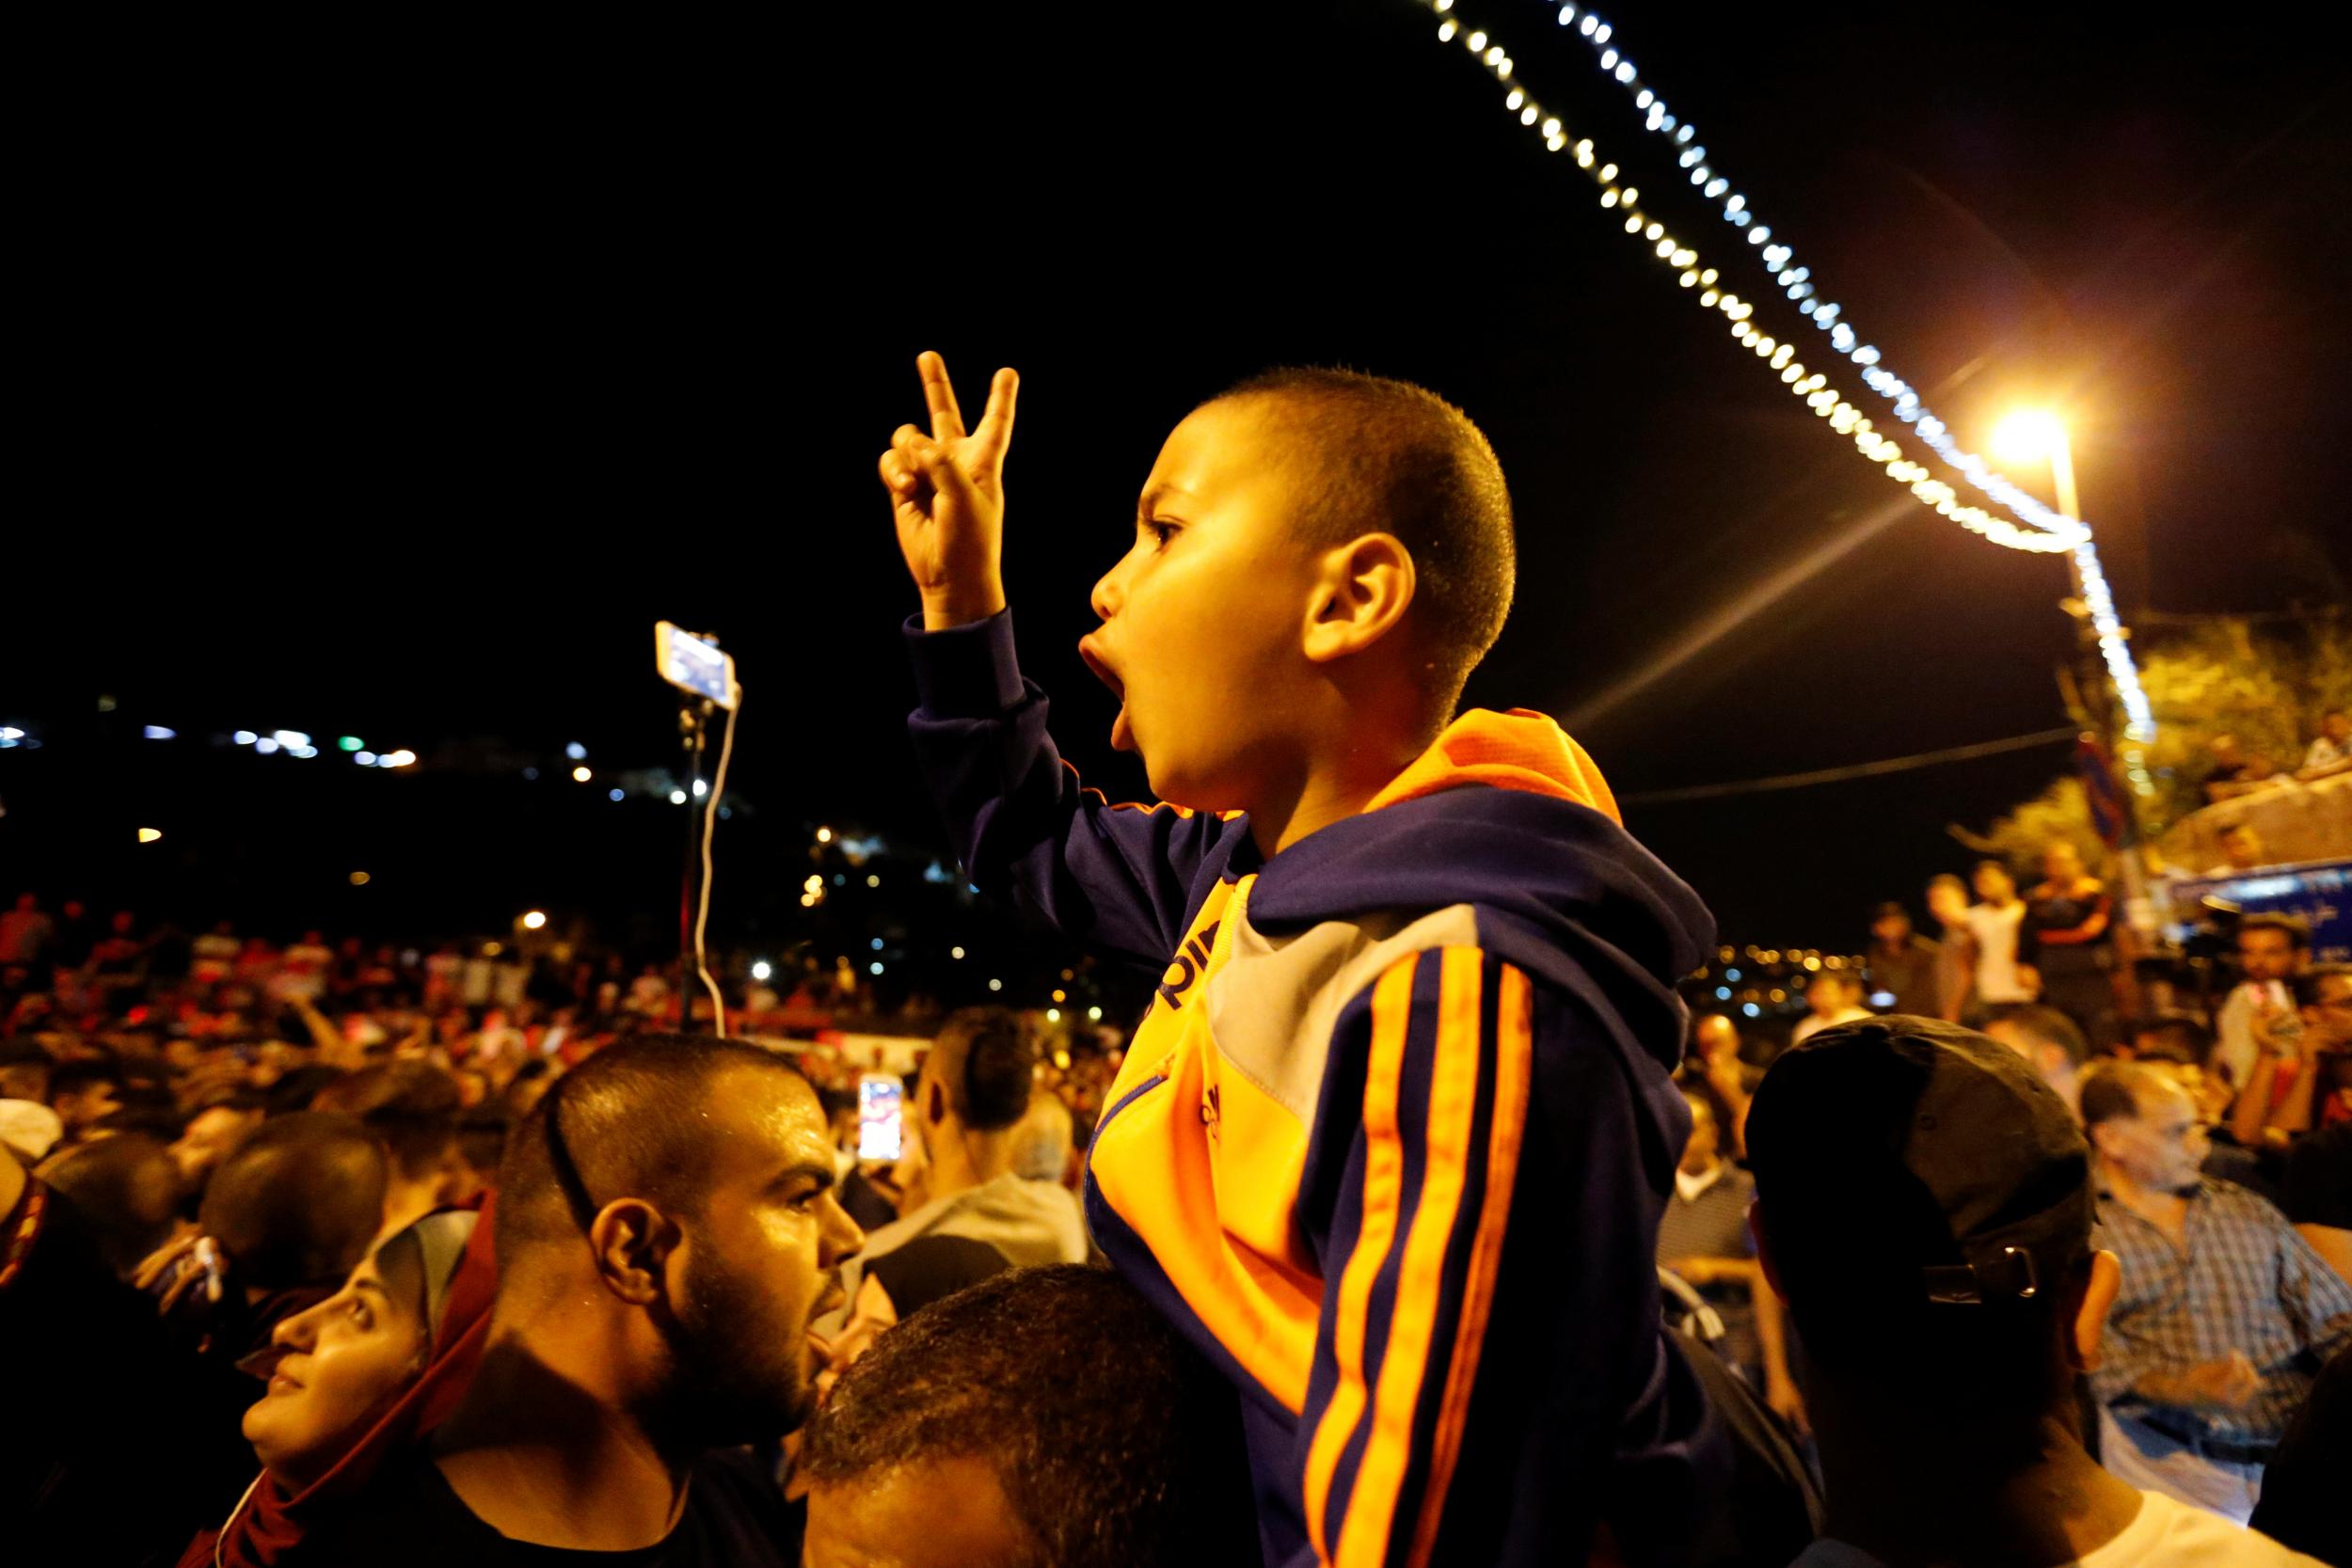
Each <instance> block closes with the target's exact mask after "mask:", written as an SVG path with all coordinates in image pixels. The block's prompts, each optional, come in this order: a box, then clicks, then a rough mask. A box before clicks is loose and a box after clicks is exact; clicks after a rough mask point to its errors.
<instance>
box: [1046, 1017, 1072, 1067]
mask: <svg viewBox="0 0 2352 1568" xmlns="http://www.w3.org/2000/svg"><path fill="white" fill-rule="evenodd" d="M1045 1022H1048V1023H1059V1022H1061V1009H1060V1008H1059V1007H1048V1008H1046V1009H1045ZM1064 1054H1065V1060H1066V1059H1067V1053H1064Z"/></svg>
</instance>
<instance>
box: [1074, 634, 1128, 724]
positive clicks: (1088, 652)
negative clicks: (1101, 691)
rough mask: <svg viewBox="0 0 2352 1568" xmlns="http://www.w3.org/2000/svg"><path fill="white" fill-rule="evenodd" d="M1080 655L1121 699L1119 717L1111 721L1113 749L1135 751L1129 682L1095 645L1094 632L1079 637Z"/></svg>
mask: <svg viewBox="0 0 2352 1568" xmlns="http://www.w3.org/2000/svg"><path fill="white" fill-rule="evenodd" d="M1078 657H1080V658H1083V659H1085V660H1086V661H1087V668H1088V669H1089V670H1091V671H1093V672H1094V678H1095V679H1096V680H1098V681H1101V682H1102V683H1103V684H1104V686H1107V687H1109V688H1110V689H1111V694H1112V695H1113V696H1115V697H1117V698H1118V699H1119V717H1118V718H1116V719H1114V720H1112V721H1111V750H1112V751H1114V752H1132V751H1134V750H1135V749H1136V737H1135V731H1134V729H1133V728H1132V727H1131V726H1130V725H1129V724H1128V722H1127V683H1126V682H1125V681H1122V680H1120V678H1119V672H1118V671H1116V670H1114V669H1112V668H1111V661H1110V660H1109V659H1107V658H1105V657H1103V652H1102V650H1101V649H1100V648H1098V647H1096V646H1095V645H1094V636H1093V634H1092V633H1089V634H1088V635H1086V636H1085V637H1081V638H1080V639H1078Z"/></svg>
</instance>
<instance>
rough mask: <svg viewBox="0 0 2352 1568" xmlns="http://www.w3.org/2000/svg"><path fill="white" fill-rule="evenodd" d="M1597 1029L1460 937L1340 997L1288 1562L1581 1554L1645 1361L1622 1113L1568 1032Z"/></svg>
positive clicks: (1602, 1074) (1377, 1563)
mask: <svg viewBox="0 0 2352 1568" xmlns="http://www.w3.org/2000/svg"><path fill="white" fill-rule="evenodd" d="M1589 1027H1590V1025H1589V1024H1587V1023H1585V1022H1583V1021H1582V1020H1581V1014H1579V1013H1577V1012H1576V1011H1575V1010H1574V1008H1573V1007H1572V1006H1569V1005H1568V1004H1567V1003H1566V1002H1565V999H1564V998H1562V997H1561V996H1559V995H1558V994H1557V993H1555V992H1552V991H1550V990H1548V989H1547V988H1543V987H1538V986H1536V985H1534V984H1533V983H1531V981H1530V980H1529V978H1528V976H1527V975H1526V974H1524V973H1522V972H1521V971H1520V970H1518V969H1517V968H1515V967H1514V966H1512V965H1511V964H1510V963H1508V962H1505V961H1504V960H1502V958H1498V957H1497V956H1495V955H1493V954H1491V953H1487V952H1484V951H1481V950H1479V949H1477V948H1472V947H1452V948H1439V949H1431V950H1427V951H1424V952H1422V953H1419V954H1416V955H1413V956H1410V957H1408V958H1403V959H1401V960H1399V961H1398V962H1397V963H1395V964H1394V965H1393V966H1391V968H1389V969H1388V970H1387V971H1385V972H1384V973H1383V974H1380V975H1379V976H1378V978H1377V979H1375V981H1374V982H1373V984H1372V985H1371V986H1370V987H1369V988H1367V989H1366V990H1364V991H1362V992H1361V993H1359V995H1358V996H1357V997H1356V998H1355V999H1354V1000H1353V1001H1352V1002H1351V1003H1350V1004H1349V1005H1348V1006H1347V1007H1346V1008H1345V1009H1344V1010H1343V1013H1342V1015H1341V1017H1340V1020H1339V1022H1338V1024H1337V1026H1336V1029H1335V1032H1334V1037H1333V1039H1332V1057H1331V1069H1330V1071H1329V1074H1328V1076H1327V1081H1326V1086H1325V1100H1324V1103H1323V1105H1322V1107H1321V1112H1320V1115H1319V1118H1318V1121H1319V1126H1318V1132H1317V1148H1316V1149H1315V1150H1314V1151H1313V1152H1311V1154H1310V1157H1309V1165H1308V1171H1307V1177H1306V1181H1307V1191H1308V1192H1316V1191H1318V1190H1319V1195H1320V1198H1321V1200H1322V1201H1315V1202H1314V1207H1313V1209H1312V1211H1305V1212H1322V1213H1327V1215H1328V1216H1329V1219H1328V1226H1327V1233H1326V1234H1324V1235H1321V1236H1316V1235H1313V1234H1312V1230H1313V1227H1310V1237H1309V1239H1310V1241H1311V1243H1316V1244H1317V1250H1318V1252H1319V1255H1320V1256H1321V1258H1322V1259H1323V1264H1324V1277H1325V1280H1326V1286H1325V1293H1324V1299H1323V1307H1322V1314H1321V1319H1320V1322H1319V1323H1318V1326H1317V1330H1316V1338H1315V1353H1314V1361H1313V1366H1312V1370H1311V1374H1310V1378H1309V1383H1308V1391H1307V1402H1306V1408H1305V1410H1304V1412H1303V1413H1302V1414H1301V1416H1300V1418H1299V1423H1298V1434H1297V1440H1296V1447H1295V1452H1294V1455H1293V1459H1294V1463H1295V1476H1296V1478H1297V1482H1298V1484H1299V1486H1300V1489H1301V1499H1302V1503H1303V1508H1304V1516H1305V1522H1306V1526H1307V1534H1308V1540H1309V1543H1310V1544H1309V1547H1308V1549H1307V1550H1306V1551H1304V1552H1302V1553H1300V1554H1298V1555H1297V1556H1296V1557H1295V1558H1294V1559H1293V1560H1292V1561H1291V1562H1290V1563H1289V1564H1287V1565H1286V1568H1406V1565H1411V1568H1421V1565H1424V1564H1429V1563H1447V1562H1480V1563H1494V1564H1503V1565H1513V1568H1516V1565H1520V1564H1526V1565H1530V1568H1532V1565H1534V1564H1536V1563H1554V1562H1564V1561H1572V1562H1581V1561H1582V1560H1584V1554H1585V1551H1586V1548H1587V1544H1588V1543H1589V1540H1590V1537H1591V1533H1592V1530H1593V1527H1594V1522H1595V1520H1596V1519H1597V1517H1598V1516H1599V1515H1600V1513H1602V1512H1603V1508H1602V1505H1603V1501H1604V1499H1603V1496H1602V1493H1603V1491H1604V1489H1605V1488H1607V1487H1609V1486H1610V1485H1611V1481H1610V1478H1611V1477H1612V1475H1613V1458H1614V1456H1615V1455H1616V1454H1617V1453H1618V1452H1619V1450H1620V1447H1621V1445H1620V1437H1621V1434H1622V1433H1624V1432H1625V1431H1626V1430H1628V1428H1629V1424H1630V1418H1629V1414H1628V1413H1629V1410H1630V1409H1633V1408H1634V1407H1635V1406H1637V1405H1641V1404H1642V1403H1643V1402H1644V1401H1645V1398H1647V1397H1648V1396H1647V1395H1646V1394H1645V1386H1655V1380H1656V1379H1657V1378H1658V1377H1659V1376H1660V1375H1661V1373H1660V1370H1659V1369H1658V1367H1657V1365H1656V1363H1657V1362H1658V1361H1659V1360H1660V1359H1661V1355H1660V1348H1659V1328H1658V1324H1659V1312H1658V1304H1657V1276H1656V1272H1655V1266H1654V1264H1653V1261H1652V1257H1651V1249H1652V1247H1653V1246H1654V1245H1655V1243H1654V1241H1653V1240H1652V1237H1651V1230H1652V1229H1653V1227H1654V1223H1655V1222H1654V1213H1653V1211H1654V1205H1645V1204H1644V1203H1643V1202H1642V1201H1640V1197H1639V1195H1638V1194H1637V1193H1635V1192H1633V1191H1629V1182H1630V1181H1631V1180H1633V1179H1634V1173H1635V1172H1637V1171H1638V1170H1639V1169H1640V1168H1641V1151H1640V1144H1641V1132H1640V1119H1639V1118H1640V1108H1639V1107H1638V1105H1637V1103H1636V1100H1635V1096H1634V1094H1633V1091H1632V1086H1631V1085H1629V1083H1628V1081H1627V1079H1626V1078H1625V1076H1624V1072H1623V1070H1622V1068H1621V1066H1620V1063H1619V1058H1618V1057H1617V1056H1616V1055H1615V1053H1613V1052H1611V1051H1609V1050H1606V1049H1600V1048H1597V1045H1596V1042H1594V1041H1592V1040H1589V1039H1580V1038H1571V1037H1570V1036H1573V1035H1575V1034H1577V1033H1578V1032H1580V1031H1581V1030H1584V1029H1587V1028H1589ZM1352 1107H1353V1108H1359V1119H1358V1120H1357V1123H1356V1130H1355V1132H1354V1135H1353V1137H1352V1138H1348V1139H1346V1140H1345V1141H1344V1142H1343V1143H1342V1142H1340V1141H1338V1140H1334V1141H1333V1143H1332V1145H1331V1146H1330V1147H1325V1142H1324V1132H1323V1131H1322V1130H1323V1129H1324V1128H1331V1129H1333V1130H1335V1131H1336V1130H1338V1129H1340V1128H1343V1127H1344V1125H1345V1122H1344V1121H1343V1120H1339V1121H1335V1120H1333V1119H1330V1118H1335V1117H1339V1118H1344V1117H1347V1115H1348V1113H1349V1111H1350V1109H1351V1108H1352ZM1309 1201H1313V1200H1312V1199H1311V1198H1310V1197H1309V1196H1307V1195H1306V1193H1302V1202H1309ZM1325 1202H1327V1203H1328V1204H1329V1207H1328V1208H1325V1207H1324V1203H1325Z"/></svg>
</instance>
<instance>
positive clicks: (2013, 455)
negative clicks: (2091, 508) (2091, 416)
mask: <svg viewBox="0 0 2352 1568" xmlns="http://www.w3.org/2000/svg"><path fill="white" fill-rule="evenodd" d="M1993 455H1994V456H1995V457H1997V458H1999V459H2000V460H2001V461H2002V462H2004V463H2007V464H2010V465H2012V466H2014V467H2027V466H2029V465H2031V464H2035V463H2047V464H2049V465H2050V483H2051V486H2052V487H2053V488H2054V489H2056V490H2057V492H2058V510H2059V511H2060V512H2063V513H2065V514H2066V515H2068V516H2070V517H2075V518H2079V517H2081V516H2082V515H2083V512H2082V503H2081V502H2080V501H2079V500H2077V499H2075V496H2074V449H2073V448H2072V447H2071V446H2069V445H2068V444H2067V439H2066V421H2065V420H2061V419H2059V418H2058V416H2057V415H2056V414H2053V413H2051V412H2050V411H2049V410H2048V409H2046V408H2021V409H2019V410H2017V411H2016V412H2015V413H2013V414H2010V415H2009V416H2008V417H2007V418H2005V419H2003V420H2001V422H2000V423H1999V424H1997V425H1994V427H1993Z"/></svg>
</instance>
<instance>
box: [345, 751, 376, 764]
mask: <svg viewBox="0 0 2352 1568" xmlns="http://www.w3.org/2000/svg"><path fill="white" fill-rule="evenodd" d="M351 760H352V761H354V762H356V763H358V765H359V766H360V767H362V768H373V767H374V766H375V753H374V752H352V753H351Z"/></svg>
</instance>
